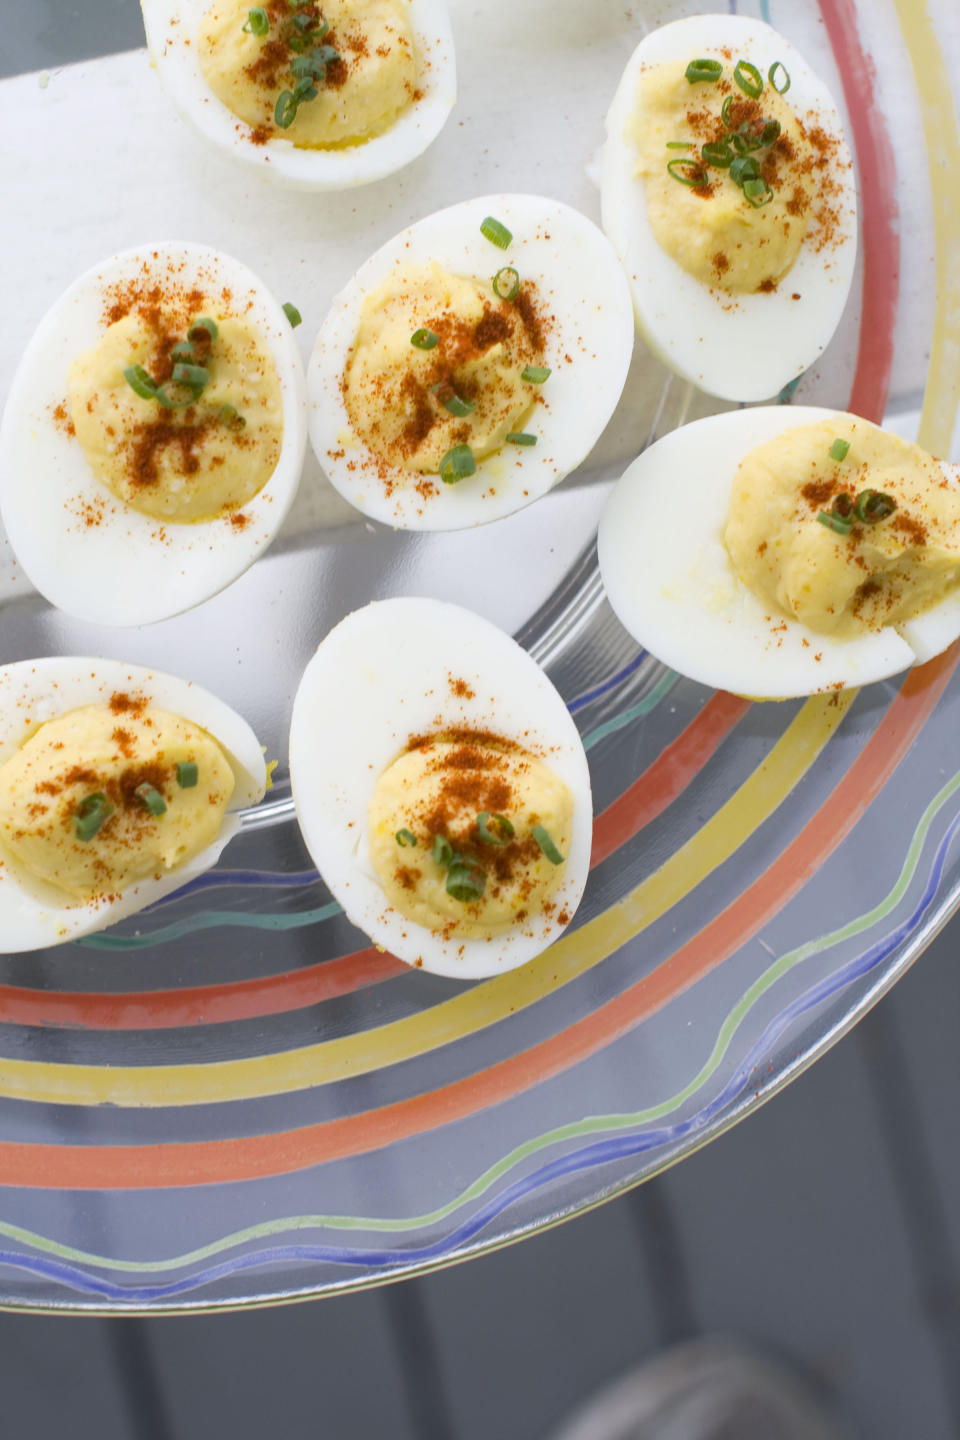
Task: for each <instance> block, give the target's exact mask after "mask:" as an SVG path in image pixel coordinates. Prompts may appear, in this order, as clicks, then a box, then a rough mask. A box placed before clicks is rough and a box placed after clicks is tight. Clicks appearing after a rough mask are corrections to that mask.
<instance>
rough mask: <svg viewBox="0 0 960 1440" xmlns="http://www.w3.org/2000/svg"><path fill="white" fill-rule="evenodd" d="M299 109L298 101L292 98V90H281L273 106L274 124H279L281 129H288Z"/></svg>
mask: <svg viewBox="0 0 960 1440" xmlns="http://www.w3.org/2000/svg"><path fill="white" fill-rule="evenodd" d="M299 109H300V102H299V100H295V99H294V98H293V91H292V90H281V91H280V94H279V95H278V96H277V103H276V105H274V107H273V121H274V124H275V125H279V126H280V129H281V130H289V129H290V126H291V125H292V124H293V122H294V120H296V118H297V111H298V110H299Z"/></svg>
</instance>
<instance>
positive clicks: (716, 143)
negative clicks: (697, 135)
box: [700, 140, 733, 170]
mask: <svg viewBox="0 0 960 1440" xmlns="http://www.w3.org/2000/svg"><path fill="white" fill-rule="evenodd" d="M700 154H701V155H702V156H703V158H704V161H705V162H706V164H707V165H713V166H715V167H716V168H717V169H718V170H726V169H727V167H728V166H729V165H730V162H731V161H732V160H733V151H732V150H731V149H730V146H729V145H728V144H727V142H726V140H711V141H709V142H708V143H707V144H706V145H704V146H703V148H702V149H701V151H700Z"/></svg>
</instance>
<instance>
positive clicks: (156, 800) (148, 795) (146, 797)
mask: <svg viewBox="0 0 960 1440" xmlns="http://www.w3.org/2000/svg"><path fill="white" fill-rule="evenodd" d="M133 793H134V794H135V795H136V797H137V799H138V800H139V801H140V803H141V805H142V806H143V807H144V809H145V810H149V811H150V814H151V815H153V816H160V815H165V814H166V811H167V802H166V800H164V798H163V796H162V795H161V794H160V791H159V790H158V789H157V788H156V786H155V785H151V784H150V783H149V781H147V780H144V782H143V784H142V785H138V786H137V788H136V790H135V791H134V792H133Z"/></svg>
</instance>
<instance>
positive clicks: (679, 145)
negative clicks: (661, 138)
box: [667, 140, 693, 150]
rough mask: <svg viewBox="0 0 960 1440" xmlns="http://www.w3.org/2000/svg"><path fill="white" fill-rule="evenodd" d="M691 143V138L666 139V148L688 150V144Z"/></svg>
mask: <svg viewBox="0 0 960 1440" xmlns="http://www.w3.org/2000/svg"><path fill="white" fill-rule="evenodd" d="M692 144H693V141H692V140H668V141H667V149H668V150H689V149H690V146H691V145H692Z"/></svg>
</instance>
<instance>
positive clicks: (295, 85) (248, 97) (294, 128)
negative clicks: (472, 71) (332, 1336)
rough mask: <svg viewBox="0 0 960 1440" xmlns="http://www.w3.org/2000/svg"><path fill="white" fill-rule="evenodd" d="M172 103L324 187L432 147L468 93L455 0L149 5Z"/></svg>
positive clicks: (222, 0) (378, 174) (254, 158)
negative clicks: (452, 14)
mask: <svg viewBox="0 0 960 1440" xmlns="http://www.w3.org/2000/svg"><path fill="white" fill-rule="evenodd" d="M141 6H142V9H143V19H144V25H145V27H146V32H147V44H148V46H149V47H150V54H151V56H152V58H153V61H154V63H155V65H156V67H157V73H158V75H159V76H160V80H161V81H162V83H163V85H164V87H165V89H166V91H167V93H168V94H169V96H170V98H171V100H172V101H173V102H174V104H175V105H176V106H177V108H178V109H179V110H180V112H181V114H182V115H183V116H184V118H185V119H186V120H188V121H189V122H190V123H191V124H192V125H193V126H195V128H196V129H197V130H198V131H199V132H200V134H201V135H202V136H203V137H204V138H205V139H206V140H209V141H211V142H212V143H213V144H214V145H215V146H217V148H218V149H220V150H222V151H223V152H224V153H226V154H228V155H230V156H232V157H233V158H235V159H237V160H240V161H242V162H243V163H245V164H247V165H251V166H254V167H256V168H257V169H258V170H259V171H260V173H261V174H263V175H266V176H269V177H272V178H274V179H277V180H279V181H282V182H284V183H287V184H291V185H297V186H301V187H304V188H310V189H314V190H345V189H348V188H350V187H351V186H354V185H364V184H366V183H367V182H368V181H371V180H379V179H381V178H382V177H383V176H385V175H389V174H391V173H392V172H393V171H395V170H399V169H401V168H402V167H403V166H404V165H407V164H409V163H410V161H411V160H414V159H416V157H417V156H418V155H419V154H421V152H422V151H424V150H425V149H426V148H427V146H428V145H429V144H430V142H431V141H432V140H434V139H435V138H436V136H437V135H438V134H439V133H440V131H441V130H442V128H443V126H444V124H445V122H446V120H447V117H448V115H449V113H450V111H451V109H452V108H453V105H454V102H455V100H456V94H457V80H456V67H455V62H454V53H453V36H452V33H451V30H450V21H449V19H448V17H447V11H446V6H445V5H444V4H443V0H323V3H322V4H313V3H305V4H297V3H288V0H269V3H267V4H265V5H256V6H251V5H250V4H249V0H141Z"/></svg>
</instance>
